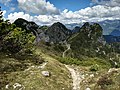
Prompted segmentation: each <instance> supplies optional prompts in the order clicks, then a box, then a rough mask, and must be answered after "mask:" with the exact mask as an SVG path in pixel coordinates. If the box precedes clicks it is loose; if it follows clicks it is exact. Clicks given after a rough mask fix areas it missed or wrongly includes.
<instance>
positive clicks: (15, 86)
mask: <svg viewBox="0 0 120 90" xmlns="http://www.w3.org/2000/svg"><path fill="white" fill-rule="evenodd" d="M17 87H22V85H21V84H19V83H15V84H14V85H13V88H14V89H16V88H17Z"/></svg>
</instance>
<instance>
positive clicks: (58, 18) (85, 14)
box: [8, 0, 120, 25]
mask: <svg viewBox="0 0 120 90" xmlns="http://www.w3.org/2000/svg"><path fill="white" fill-rule="evenodd" d="M24 1H26V0H24ZM24 1H23V2H24ZM19 17H20V18H24V19H26V20H28V21H34V22H36V23H37V24H39V25H43V24H47V25H49V24H52V23H54V22H61V23H63V24H72V23H81V22H99V21H104V20H107V19H108V20H115V19H120V7H119V6H115V7H110V6H109V7H108V6H104V5H97V6H93V7H87V8H85V9H81V10H78V11H75V12H72V11H69V10H67V9H65V10H64V11H62V12H61V13H60V14H59V15H36V16H30V15H29V14H25V13H23V12H18V13H17V12H15V13H11V14H10V15H8V19H10V21H11V22H13V21H14V20H16V19H17V18H19Z"/></svg>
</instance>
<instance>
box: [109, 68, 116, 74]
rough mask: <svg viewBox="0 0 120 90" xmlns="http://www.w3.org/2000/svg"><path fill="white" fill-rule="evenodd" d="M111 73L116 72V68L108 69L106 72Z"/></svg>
mask: <svg viewBox="0 0 120 90" xmlns="http://www.w3.org/2000/svg"><path fill="white" fill-rule="evenodd" d="M113 71H118V69H117V68H110V69H109V70H108V73H110V72H113Z"/></svg>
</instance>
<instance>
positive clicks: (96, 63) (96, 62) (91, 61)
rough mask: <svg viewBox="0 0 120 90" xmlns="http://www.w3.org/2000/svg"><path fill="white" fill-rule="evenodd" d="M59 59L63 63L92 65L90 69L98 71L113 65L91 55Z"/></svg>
mask: <svg viewBox="0 0 120 90" xmlns="http://www.w3.org/2000/svg"><path fill="white" fill-rule="evenodd" d="M58 60H59V61H60V62H61V63H64V64H69V65H72V64H74V65H79V66H86V67H90V71H97V70H100V69H109V68H110V67H111V64H110V63H109V62H108V61H106V60H104V59H100V58H97V57H95V58H89V57H84V58H81V59H74V58H68V57H66V58H58Z"/></svg>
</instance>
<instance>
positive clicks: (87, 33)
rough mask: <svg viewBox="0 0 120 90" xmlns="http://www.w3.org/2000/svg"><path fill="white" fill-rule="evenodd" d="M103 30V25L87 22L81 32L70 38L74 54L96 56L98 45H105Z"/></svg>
mask: <svg viewBox="0 0 120 90" xmlns="http://www.w3.org/2000/svg"><path fill="white" fill-rule="evenodd" d="M102 31H103V29H102V27H101V26H100V25H99V24H97V23H94V24H93V25H90V24H89V23H88V22H87V23H85V24H84V25H83V26H82V27H81V29H80V32H78V33H76V34H75V35H73V36H72V37H71V38H70V39H69V43H70V44H71V49H72V53H73V56H75V57H78V58H79V56H80V55H87V56H94V55H95V53H96V52H95V50H96V49H97V47H100V46H101V45H103V43H102V41H101V39H103V38H102Z"/></svg>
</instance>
